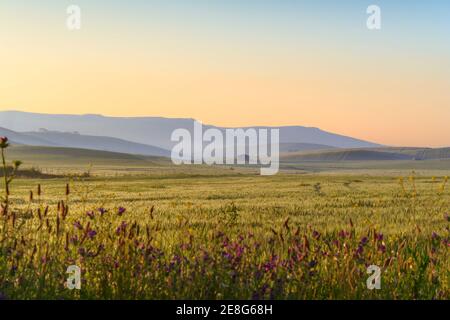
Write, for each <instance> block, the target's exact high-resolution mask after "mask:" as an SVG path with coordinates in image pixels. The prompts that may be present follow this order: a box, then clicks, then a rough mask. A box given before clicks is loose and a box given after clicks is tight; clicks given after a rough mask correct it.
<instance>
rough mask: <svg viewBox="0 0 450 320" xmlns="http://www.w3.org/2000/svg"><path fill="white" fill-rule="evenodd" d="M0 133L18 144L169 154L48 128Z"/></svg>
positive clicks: (135, 145) (140, 146) (117, 140)
mask: <svg viewBox="0 0 450 320" xmlns="http://www.w3.org/2000/svg"><path fill="white" fill-rule="evenodd" d="M0 135H1V136H7V137H8V139H9V140H10V142H11V143H13V144H18V145H27V146H43V147H65V148H79V149H88V150H99V151H109V152H118V153H126V154H139V155H146V156H161V157H168V156H170V151H168V150H165V149H162V148H158V147H154V146H150V145H145V144H140V143H135V142H130V141H126V140H123V139H117V138H111V137H104V136H89V135H82V134H78V133H73V132H60V131H48V130H40V131H36V132H15V131H12V130H9V129H5V128H1V127H0Z"/></svg>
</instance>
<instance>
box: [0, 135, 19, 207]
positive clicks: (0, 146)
mask: <svg viewBox="0 0 450 320" xmlns="http://www.w3.org/2000/svg"><path fill="white" fill-rule="evenodd" d="M8 147H9V142H8V138H7V137H0V150H1V157H2V166H3V179H4V180H3V181H4V185H5V194H4V196H3V199H2V202H3V207H4V208H7V207H8V204H9V195H10V185H11V182H12V181H13V180H14V177H15V176H16V173H17V170H18V169H19V167H20V165H21V164H22V162H21V161H19V160H15V161H13V162H12V172H11V174H9V173H8V171H9V167H8V166H7V165H6V155H5V150H6V148H8Z"/></svg>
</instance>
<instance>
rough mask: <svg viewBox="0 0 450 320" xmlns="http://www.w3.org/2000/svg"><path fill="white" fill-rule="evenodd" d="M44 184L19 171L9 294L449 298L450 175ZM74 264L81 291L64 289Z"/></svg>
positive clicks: (6, 236) (5, 248) (2, 273)
mask: <svg viewBox="0 0 450 320" xmlns="http://www.w3.org/2000/svg"><path fill="white" fill-rule="evenodd" d="M41 182H42V181H41V180H34V179H18V180H16V181H15V182H14V185H13V187H14V193H13V194H12V195H11V197H10V202H11V204H12V205H11V208H10V211H9V216H3V223H2V224H1V229H0V239H1V240H0V241H1V242H0V243H1V249H2V250H1V254H0V284H1V285H0V288H1V289H0V292H2V294H3V295H5V296H6V297H8V298H12V299H29V298H44V299H59V298H65V299H78V298H83V299H92V298H102V299H110V298H112V299H163V298H169V299H176V298H193V299H206V298H209V299H221V298H239V299H251V298H258V299H269V298H274V299H281V298H287V299H325V298H326V299H329V298H330V299H341V298H343V299H347V298H356V299H359V298H364V299H378V298H388V299H448V298H449V285H448V280H449V278H448V277H449V264H448V261H449V260H448V258H449V256H448V226H449V222H448V218H446V217H445V216H444V215H445V213H446V212H447V210H448V208H449V205H450V198H449V196H448V190H446V189H445V187H443V186H444V179H443V178H440V179H436V178H435V179H433V178H432V177H416V178H414V180H411V181H410V180H408V179H407V178H405V179H404V181H403V182H401V181H399V180H398V179H396V178H394V177H387V176H380V177H374V176H371V177H368V176H366V175H361V176H357V175H352V176H348V175H313V174H311V175H287V174H284V175H279V176H275V177H260V176H248V175H247V176H246V175H243V176H230V177H223V176H213V175H212V176H211V175H209V176H204V177H202V176H198V175H197V176H191V177H190V176H186V177H179V176H173V177H171V176H170V175H169V176H166V177H157V178H154V177H142V176H137V177H132V176H123V177H96V178H89V179H73V180H72V181H70V180H69V179H68V178H66V179H53V180H46V181H45V186H43V187H42V188H41V195H40V196H39V197H37V196H36V194H37V185H38V184H39V183H41ZM66 183H69V185H70V194H69V195H68V196H66V195H65V192H66ZM318 185H319V186H320V188H319V187H318ZM30 190H34V197H33V200H32V201H31V202H30V200H29V195H30ZM61 200H63V201H64V206H66V205H67V206H68V208H69V210H68V214H67V215H66V216H65V218H63V210H62V209H61V208H62V205H61V203H60V202H59V201H61ZM58 203H60V205H59V207H60V209H59V211H58V210H57V207H58ZM47 205H48V206H49V209H48V211H47V214H46V215H45V214H44V212H45V208H46V206H47ZM119 207H123V208H126V211H125V212H124V213H123V214H122V215H119V213H118V212H119ZM152 207H153V212H152V213H150V212H151V208H152ZM13 208H14V209H13ZM98 208H104V209H105V210H107V213H105V214H103V215H101V214H100V212H99V211H98ZM39 211H40V217H39ZM91 211H92V212H93V218H91V217H89V216H88V215H87V214H86V213H87V212H91ZM13 213H14V226H13V221H12V220H13V218H12V214H13ZM446 219H447V220H446ZM57 221H59V222H58V223H59V227H58V228H59V230H58V231H57V230H56V229H57V227H56V225H57ZM350 221H351V224H352V225H353V226H352V225H351V224H350ZM74 223H77V225H78V223H79V227H74ZM91 231H95V233H96V234H95V235H94V236H92V239H91V236H90V234H93V233H92V232H91ZM433 232H434V234H433ZM381 233H382V234H383V239H380V236H379V234H381ZM377 237H378V240H377ZM365 238H367V239H368V240H367V243H365V242H366V240H364V239H365ZM361 247H362V249H361ZM361 250H362V252H360V251H361ZM71 264H76V265H78V266H80V267H81V268H82V278H83V283H82V289H81V290H79V291H78V290H74V291H71V290H68V289H67V288H65V286H64V282H65V280H66V278H67V274H65V271H66V269H67V267H68V266H69V265H71ZM369 264H376V265H379V266H380V267H382V269H383V272H382V289H381V290H375V291H371V290H368V289H367V288H366V284H365V281H366V279H367V277H368V274H366V268H367V266H368V265H369Z"/></svg>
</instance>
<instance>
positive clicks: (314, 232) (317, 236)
mask: <svg viewBox="0 0 450 320" xmlns="http://www.w3.org/2000/svg"><path fill="white" fill-rule="evenodd" d="M312 236H313V238H314V239H316V240H319V238H320V233H319V232H318V231H316V230H314V231H313V234H312Z"/></svg>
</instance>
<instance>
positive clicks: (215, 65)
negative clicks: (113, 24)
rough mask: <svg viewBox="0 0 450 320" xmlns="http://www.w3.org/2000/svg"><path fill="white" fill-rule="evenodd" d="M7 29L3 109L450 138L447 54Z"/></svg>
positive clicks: (408, 139)
mask: <svg viewBox="0 0 450 320" xmlns="http://www.w3.org/2000/svg"><path fill="white" fill-rule="evenodd" d="M1 18H2V16H1V14H0V20H1ZM14 27H15V28H9V31H7V30H6V29H5V28H0V37H1V38H2V39H3V40H2V41H3V43H2V47H3V48H2V50H0V110H21V111H27V112H40V113H66V114H84V113H96V114H103V115H109V116H162V117H186V118H195V119H198V120H201V121H202V122H204V123H208V124H214V125H218V126H230V127H242V126H253V125H269V126H282V125H302V126H313V127H319V128H321V129H323V130H327V131H331V132H334V133H339V134H343V135H348V136H352V137H355V138H359V139H364V140H369V141H372V142H377V143H381V144H386V145H396V146H434V147H438V146H450V140H449V137H450V126H449V125H448V119H450V90H449V89H450V62H449V59H448V57H446V56H445V54H444V53H442V54H440V53H436V52H430V51H431V50H426V48H424V49H423V50H416V51H407V50H406V49H404V48H400V46H399V45H398V46H397V44H396V43H395V42H389V41H387V42H388V44H389V45H386V44H385V47H383V46H381V47H378V48H377V49H376V50H375V51H374V50H373V49H372V48H370V47H369V45H368V44H365V43H362V42H361V43H360V45H359V46H357V45H355V46H351V45H349V46H344V45H342V44H336V43H333V42H332V41H330V42H325V41H324V40H323V39H321V41H322V42H323V44H320V45H319V44H316V43H315V40H314V38H311V39H310V38H308V39H306V40H304V41H303V42H302V41H299V43H298V44H295V45H291V46H288V47H283V44H282V43H281V41H282V40H279V39H276V38H273V39H272V38H270V41H272V43H269V44H268V46H267V47H264V46H263V45H262V44H263V42H262V41H259V40H258V39H256V40H255V43H254V44H252V45H251V46H250V45H245V43H240V42H239V43H233V42H227V41H225V40H223V41H219V40H218V39H215V40H214V41H211V42H204V39H198V38H196V37H194V36H192V37H190V36H186V35H182V36H180V37H179V39H178V38H176V37H175V36H174V35H173V34H170V32H168V33H169V34H168V35H164V34H153V33H151V34H149V35H147V36H146V37H145V38H144V39H143V40H142V39H140V38H139V37H138V36H137V35H135V34H133V33H126V32H125V31H122V33H121V32H120V31H117V30H116V29H114V31H116V32H117V34H115V33H114V32H113V31H111V34H112V35H110V36H108V37H104V35H105V34H104V33H106V32H107V31H108V30H101V29H100V30H97V31H96V32H91V33H89V32H88V31H89V29H88V30H82V31H81V32H80V33H79V34H76V33H70V34H67V31H65V30H57V31H50V29H49V26H48V25H44V26H42V29H39V28H36V30H35V29H33V27H30V26H28V27H23V26H20V25H15V26H14ZM105 28H106V27H105ZM61 29H62V28H61ZM10 30H15V32H14V33H11V32H10ZM153 32H156V31H153ZM362 32H364V31H362ZM108 34H109V33H108ZM102 36H103V37H102ZM358 39H359V38H358ZM270 41H269V42H270ZM367 41H368V42H370V41H380V40H378V39H376V40H371V39H368V40H367ZM118 43H120V45H119V44H118ZM386 46H387V47H386Z"/></svg>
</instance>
